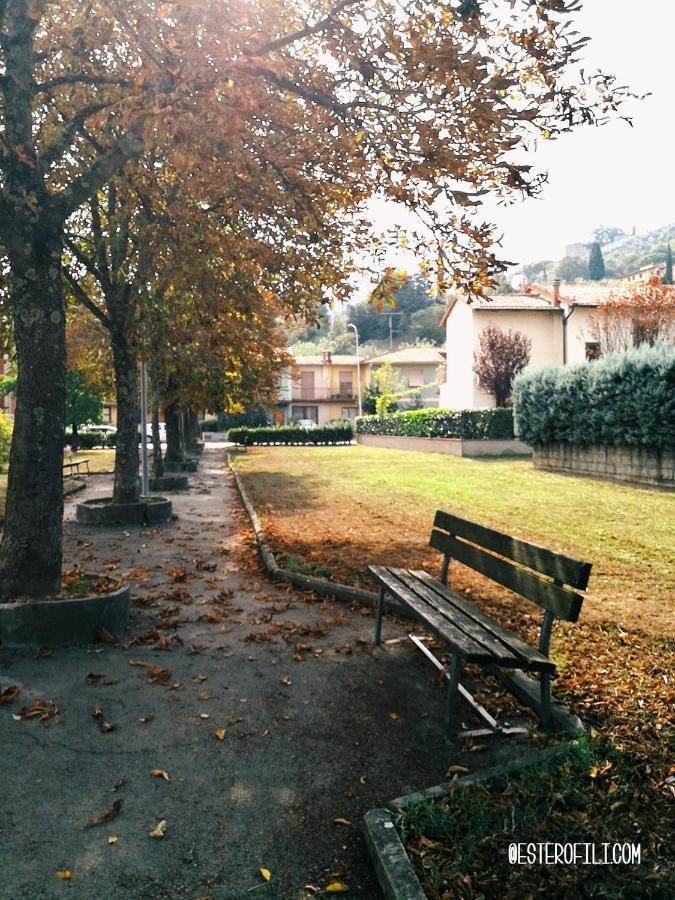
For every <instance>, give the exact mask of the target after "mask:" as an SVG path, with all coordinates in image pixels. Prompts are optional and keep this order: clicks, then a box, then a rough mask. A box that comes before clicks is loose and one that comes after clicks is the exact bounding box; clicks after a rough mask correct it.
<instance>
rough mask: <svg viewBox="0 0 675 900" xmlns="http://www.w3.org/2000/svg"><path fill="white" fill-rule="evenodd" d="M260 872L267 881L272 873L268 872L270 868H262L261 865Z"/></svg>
mask: <svg viewBox="0 0 675 900" xmlns="http://www.w3.org/2000/svg"><path fill="white" fill-rule="evenodd" d="M260 874H261V875H262V877H263V878H264V879H265V881H269V880H270V878H271V877H272V873H271V872H270V870H269V869H263V868H262V867H261V869H260Z"/></svg>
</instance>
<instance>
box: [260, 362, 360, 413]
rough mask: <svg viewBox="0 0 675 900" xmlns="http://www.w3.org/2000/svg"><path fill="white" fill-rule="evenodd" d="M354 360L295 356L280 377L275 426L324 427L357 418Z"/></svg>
mask: <svg viewBox="0 0 675 900" xmlns="http://www.w3.org/2000/svg"><path fill="white" fill-rule="evenodd" d="M357 396H358V389H357V360H356V356H348V355H343V354H332V353H331V352H330V351H329V350H326V351H325V352H323V353H321V354H317V355H316V356H298V357H296V358H295V362H294V364H293V365H292V366H291V369H290V370H289V371H286V372H285V373H283V374H282V376H281V381H280V384H279V394H278V398H277V409H276V412H275V417H274V418H275V424H279V425H282V424H288V423H291V422H298V421H300V420H301V419H307V420H311V421H312V422H315V423H316V424H317V425H325V424H326V422H330V421H332V420H334V419H355V418H356V416H357V415H358V399H357Z"/></svg>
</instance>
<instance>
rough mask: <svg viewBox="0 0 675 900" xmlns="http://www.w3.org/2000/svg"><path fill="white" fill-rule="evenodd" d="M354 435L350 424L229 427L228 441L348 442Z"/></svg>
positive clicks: (240, 442) (237, 442) (256, 442)
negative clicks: (316, 426) (300, 426)
mask: <svg viewBox="0 0 675 900" xmlns="http://www.w3.org/2000/svg"><path fill="white" fill-rule="evenodd" d="M353 437H354V431H353V429H352V426H351V424H349V423H346V424H344V425H323V426H321V427H319V428H298V427H297V426H295V425H289V426H286V427H282V428H230V430H229V431H228V432H227V439H228V441H233V442H234V443H235V444H245V445H246V446H247V447H250V446H252V445H253V444H348V443H349V442H350V441H351V440H352V438H353Z"/></svg>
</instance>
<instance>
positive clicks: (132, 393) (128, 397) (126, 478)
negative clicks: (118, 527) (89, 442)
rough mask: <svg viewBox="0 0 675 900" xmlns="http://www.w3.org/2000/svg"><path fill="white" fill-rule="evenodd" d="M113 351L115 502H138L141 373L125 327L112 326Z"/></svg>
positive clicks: (139, 493) (139, 494)
mask: <svg viewBox="0 0 675 900" xmlns="http://www.w3.org/2000/svg"><path fill="white" fill-rule="evenodd" d="M112 351H113V363H114V367H115V392H116V397H117V447H116V451H115V486H114V488H113V500H114V502H115V503H137V502H138V501H139V499H140V496H141V492H140V488H139V486H138V415H139V414H138V375H137V371H136V370H137V359H136V349H135V348H134V347H133V345H132V344H131V342H130V341H129V338H128V336H127V334H126V331H125V329H124V328H115V327H114V326H113V329H112Z"/></svg>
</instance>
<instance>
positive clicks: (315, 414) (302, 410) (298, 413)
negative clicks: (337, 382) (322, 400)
mask: <svg viewBox="0 0 675 900" xmlns="http://www.w3.org/2000/svg"><path fill="white" fill-rule="evenodd" d="M291 418H292V419H293V421H294V422H299V421H300V419H311V420H312V422H315V423H316V424H317V425H318V424H319V407H318V406H293V407H292V408H291Z"/></svg>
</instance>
